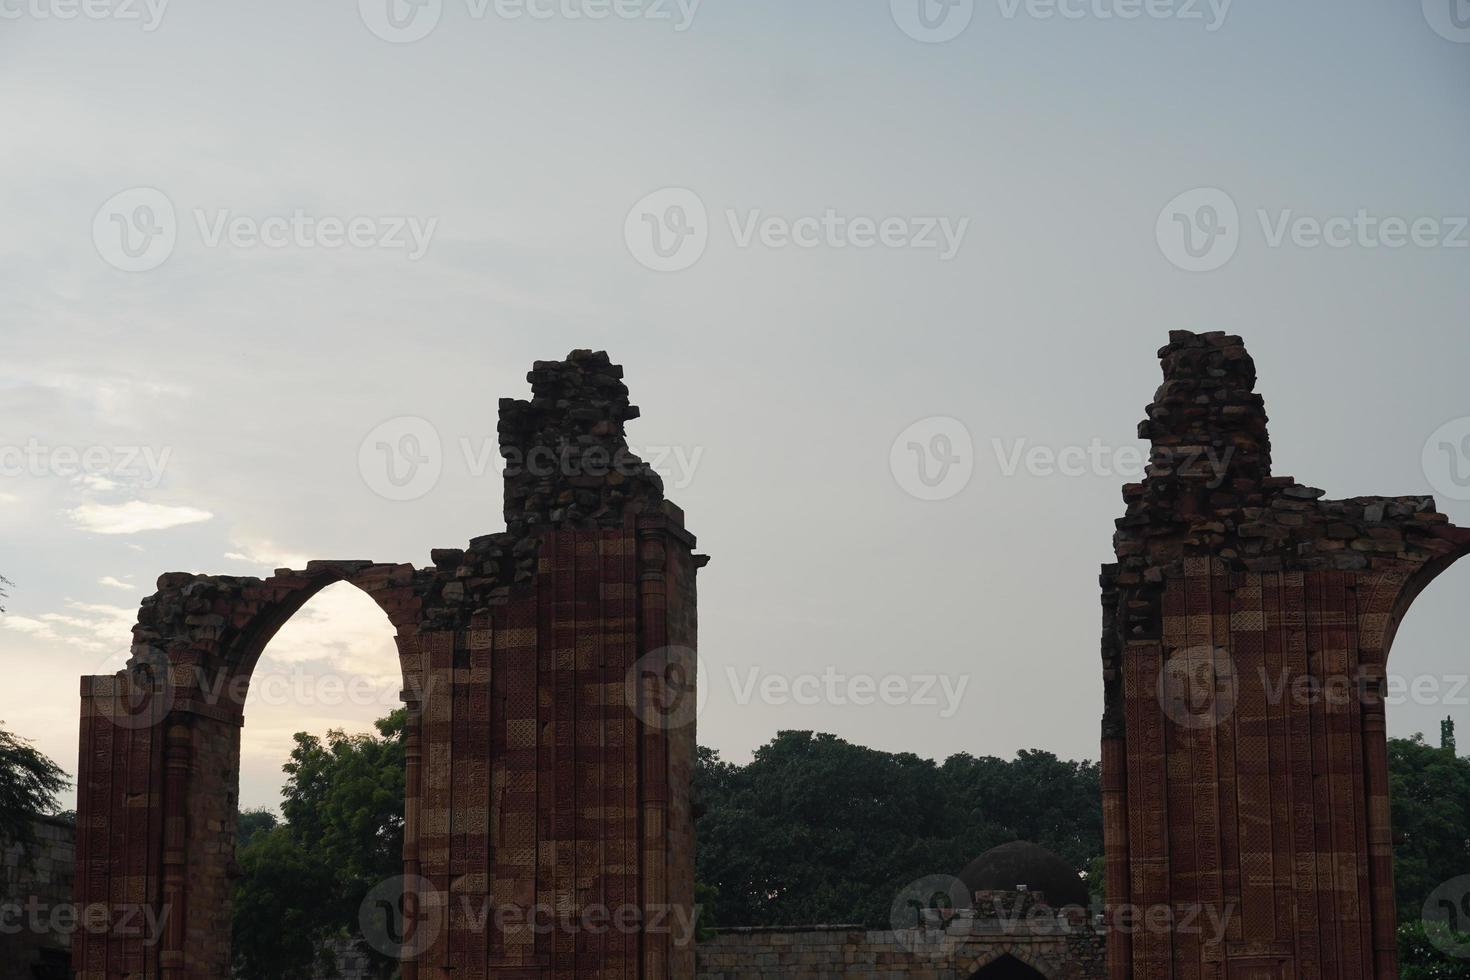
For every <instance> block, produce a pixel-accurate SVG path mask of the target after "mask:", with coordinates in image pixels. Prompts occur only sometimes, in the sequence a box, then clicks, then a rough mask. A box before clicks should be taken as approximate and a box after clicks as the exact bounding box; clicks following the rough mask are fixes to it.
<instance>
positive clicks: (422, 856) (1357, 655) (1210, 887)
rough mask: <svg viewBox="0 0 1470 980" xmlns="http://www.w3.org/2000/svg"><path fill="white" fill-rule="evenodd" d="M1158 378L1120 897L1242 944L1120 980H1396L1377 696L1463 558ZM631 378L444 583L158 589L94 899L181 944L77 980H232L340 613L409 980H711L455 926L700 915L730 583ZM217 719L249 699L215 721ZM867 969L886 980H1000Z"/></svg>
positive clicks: (104, 957) (1129, 531)
mask: <svg viewBox="0 0 1470 980" xmlns="http://www.w3.org/2000/svg"><path fill="white" fill-rule="evenodd" d="M1160 356H1161V358H1162V361H1163V368H1164V384H1163V386H1162V387H1161V388H1160V389H1159V391H1158V393H1157V395H1156V396H1155V400H1154V403H1153V404H1152V405H1151V406H1149V409H1148V419H1147V421H1145V422H1144V423H1143V425H1142V426H1141V428H1140V432H1139V434H1140V436H1141V437H1142V438H1144V439H1147V440H1149V441H1150V442H1151V443H1152V446H1153V454H1152V461H1151V465H1150V468H1149V471H1148V475H1147V478H1146V479H1145V480H1144V482H1143V483H1141V484H1136V485H1132V486H1128V487H1126V488H1125V489H1124V499H1125V502H1126V504H1127V510H1126V515H1125V516H1124V517H1123V518H1122V519H1121V520H1120V521H1118V530H1117V533H1116V536H1115V547H1116V554H1117V562H1116V563H1115V564H1110V565H1107V566H1105V567H1104V569H1103V574H1102V589H1103V622H1104V630H1103V644H1102V654H1103V672H1104V692H1105V709H1104V718H1103V739H1102V760H1103V772H1104V776H1103V779H1104V785H1103V809H1104V824H1105V833H1106V844H1107V884H1108V895H1109V901H1110V903H1111V904H1112V906H1113V907H1114V908H1119V907H1124V906H1126V907H1129V908H1133V909H1162V910H1164V911H1165V912H1166V913H1167V914H1168V915H1169V916H1172V919H1171V920H1170V921H1176V922H1177V921H1180V920H1182V919H1183V918H1184V917H1185V916H1190V915H1197V914H1199V912H1200V910H1202V909H1203V910H1207V912H1208V913H1210V914H1212V915H1214V916H1215V917H1216V918H1217V919H1219V920H1220V921H1226V922H1228V929H1227V930H1226V931H1225V933H1224V935H1223V936H1219V937H1212V936H1210V935H1208V934H1205V935H1201V934H1200V933H1199V932H1197V931H1192V930H1186V929H1176V928H1169V929H1153V930H1150V929H1143V928H1139V929H1128V930H1119V929H1113V930H1110V931H1109V933H1108V953H1107V971H1108V975H1109V976H1110V977H1111V978H1112V980H1126V978H1132V977H1136V978H1139V980H1166V978H1169V980H1194V978H1201V980H1295V978H1298V977H1300V978H1311V980H1315V978H1322V980H1367V978H1374V980H1389V978H1393V977H1396V976H1397V965H1396V954H1395V948H1394V925H1395V922H1394V914H1395V913H1394V906H1393V897H1392V896H1393V881H1392V876H1393V869H1392V864H1391V850H1390V834H1389V826H1388V814H1389V809H1388V779H1387V755H1386V745H1385V730H1384V709H1383V701H1382V684H1383V679H1384V665H1385V662H1386V658H1387V655H1388V651H1389V648H1390V646H1391V644H1392V641H1393V635H1394V629H1395V627H1396V625H1397V623H1398V621H1399V619H1400V617H1401V616H1402V615H1403V613H1404V612H1405V610H1406V609H1407V608H1408V606H1409V604H1410V603H1411V602H1412V601H1413V599H1414V597H1415V596H1416V595H1418V594H1419V592H1420V591H1421V590H1422V589H1423V588H1424V587H1425V586H1426V585H1427V584H1428V582H1429V581H1430V580H1431V579H1433V578H1434V576H1435V575H1437V574H1438V573H1439V572H1440V571H1442V570H1443V569H1444V568H1446V567H1447V566H1448V565H1449V564H1450V563H1451V562H1453V561H1454V560H1456V559H1457V558H1459V557H1461V556H1462V555H1464V554H1465V553H1466V552H1467V551H1470V529H1462V528H1456V527H1452V526H1451V525H1450V524H1449V522H1448V520H1447V519H1446V518H1445V517H1444V516H1443V515H1441V514H1438V513H1436V512H1435V510H1434V506H1433V502H1432V501H1431V500H1430V499H1429V498H1425V497H1402V498H1364V497H1360V498H1353V499H1350V500H1343V501H1327V500H1323V499H1321V497H1322V496H1323V495H1322V493H1321V492H1320V491H1317V490H1314V489H1311V488H1309V487H1304V486H1302V485H1300V484H1298V483H1297V482H1296V481H1295V480H1293V479H1292V478H1290V477H1274V476H1272V475H1271V465H1270V443H1269V439H1268V437H1267V431H1266V415H1265V412H1264V408H1263V402H1262V399H1261V397H1260V396H1259V395H1257V394H1255V393H1254V384H1255V369H1254V365H1253V363H1252V361H1251V358H1250V356H1249V355H1248V354H1247V353H1246V351H1245V348H1244V346H1243V345H1242V343H1241V341H1240V339H1239V338H1237V337H1231V336H1226V335H1224V334H1220V333H1210V334H1193V333H1188V332H1182V331H1181V332H1176V333H1173V334H1171V335H1170V342H1169V344H1168V345H1167V346H1166V347H1164V348H1163V350H1162V351H1161V352H1160ZM621 377H622V371H621V369H620V368H618V367H617V366H615V365H613V364H611V363H610V362H609V361H608V359H607V356H606V355H605V354H602V353H593V352H590V351H576V352H573V353H572V355H571V356H570V357H569V358H568V359H567V360H565V361H559V362H539V363H538V364H537V365H536V366H535V369H534V370H533V371H532V372H531V374H530V381H531V383H532V389H533V398H532V399H531V400H530V401H529V402H527V401H513V400H504V401H502V402H501V406H500V438H501V447H502V453H503V454H504V455H505V456H506V458H507V467H506V484H505V520H506V525H507V530H506V531H505V532H503V533H499V534H492V535H488V536H486V537H483V538H477V539H475V540H474V541H472V542H470V544H469V546H468V547H467V548H464V549H444V550H436V551H434V552H433V553H432V567H427V568H416V567H414V566H410V565H376V564H373V563H371V562H366V561H347V562H313V563H311V564H310V565H309V566H308V567H307V568H306V569H305V570H303V571H287V570H283V571H279V572H277V573H276V574H275V575H274V576H272V577H271V578H268V579H263V580H262V579H254V578H237V577H222V576H221V577H213V576H202V575H190V574H169V575H164V576H163V577H162V578H160V579H159V583H158V589H159V591H158V592H157V594H155V595H154V596H152V597H150V598H149V599H147V600H145V601H144V603H143V606H142V609H141V611H140V614H139V621H138V625H137V626H136V627H135V629H134V638H133V648H132V659H131V661H130V665H129V669H128V670H126V671H123V672H121V673H119V674H118V675H116V676H110V677H88V678H83V681H82V741H81V766H80V770H79V802H78V810H79V819H78V841H77V851H78V854H77V857H78V867H77V875H76V898H77V901H78V902H79V903H80V904H81V905H83V906H89V905H93V904H98V903H100V904H102V905H106V906H109V907H111V908H114V909H116V908H118V907H119V906H121V905H123V904H125V903H135V904H143V903H146V904H149V905H153V906H156V907H161V908H167V909H169V910H170V914H169V916H168V918H167V929H166V933H165V936H164V940H163V942H162V943H161V944H160V945H158V946H147V945H144V944H143V943H142V942H141V941H140V940H139V939H137V938H135V937H132V936H129V935H127V934H126V933H125V931H123V930H121V929H118V928H113V929H110V930H107V931H106V932H104V933H100V934H94V933H90V932H86V931H83V932H79V933H78V936H77V939H78V941H77V943H76V944H75V947H74V951H73V955H74V964H75V967H76V969H77V971H78V976H79V977H81V978H83V980H120V978H130V980H131V978H142V977H149V978H151V977H162V978H165V980H195V978H200V980H217V978H222V977H227V976H229V962H230V952H229V931H230V930H229V922H230V890H231V875H232V873H233V870H234V869H233V853H234V837H235V825H234V821H235V806H236V796H235V794H236V789H237V785H238V764H239V733H240V726H241V724H242V720H243V702H244V689H245V687H247V686H248V679H249V676H250V673H251V670H252V669H253V667H254V664H255V661H256V659H257V658H258V657H259V655H260V653H261V651H262V649H263V648H264V646H265V645H266V643H267V642H268V641H269V640H270V638H271V637H272V636H273V635H274V634H275V632H276V630H278V629H279V628H280V627H281V625H282V624H284V623H285V622H286V620H287V619H288V618H289V617H290V616H291V615H292V614H293V613H294V612H295V611H296V610H297V609H299V608H300V607H301V606H302V605H303V604H304V603H305V602H306V601H307V600H308V599H310V598H311V596H313V595H314V594H316V593H317V592H318V591H320V590H321V589H322V588H324V587H326V586H327V585H329V584H332V583H335V582H341V581H346V582H350V583H352V584H353V585H355V586H357V587H358V588H360V589H362V590H363V591H365V592H366V593H367V594H368V595H370V596H372V597H373V599H374V600H375V601H376V602H377V603H378V605H379V606H381V607H382V609H383V610H384V612H385V613H387V615H388V617H389V619H390V620H391V621H392V623H393V625H394V627H395V629H396V630H397V642H398V649H399V654H400V659H401V662H402V667H403V674H404V697H405V700H406V701H407V703H408V705H409V707H410V719H411V720H410V726H409V730H408V734H407V755H408V789H407V812H406V814H405V817H406V823H407V827H406V834H405V855H404V874H405V880H406V881H407V882H408V883H409V888H408V892H409V896H408V897H409V902H408V904H409V906H410V908H409V909H408V910H407V911H408V913H409V914H408V921H409V927H408V934H407V936H406V937H405V943H406V945H405V948H406V950H408V951H409V953H410V954H411V956H412V958H411V959H409V960H408V961H407V962H406V963H405V964H404V969H403V975H404V976H405V977H406V978H409V980H414V978H422V980H427V978H446V977H450V976H454V977H462V978H475V977H489V976H494V977H503V978H510V980H515V978H522V980H529V978H533V977H534V978H542V977H546V978H551V977H568V978H570V977H589V978H592V977H600V978H612V977H620V978H634V977H637V978H687V977H691V976H693V975H694V969H695V968H694V950H693V948H692V945H691V944H689V943H678V942H675V941H674V939H673V937H672V936H671V935H670V934H668V933H667V932H663V931H659V930H654V929H642V930H639V931H636V932H631V933H630V932H619V931H616V930H614V931H609V932H606V933H600V934H596V935H590V934H563V933H560V932H558V933H554V934H551V935H538V934H532V933H530V932H528V931H514V930H509V931H489V932H487V931H484V930H480V931H476V930H473V929H470V928H468V926H467V924H466V923H465V922H464V921H463V920H462V918H461V917H458V916H456V915H454V914H452V909H453V908H454V907H455V902H457V901H458V900H460V899H461V898H466V897H467V898H469V899H471V900H474V901H480V902H488V903H494V904H495V905H496V906H497V907H501V906H520V907H526V906H530V905H532V904H535V903H538V902H549V903H551V904H553V905H556V906H558V907H564V906H565V907H574V908H580V907H585V906H587V905H591V904H601V905H604V906H607V907H611V908H631V909H634V910H636V911H637V912H638V913H639V914H641V915H644V916H647V917H650V918H649V919H646V920H645V921H651V917H652V916H653V915H654V914H656V913H658V912H660V910H662V911H664V912H666V911H667V910H668V909H670V908H673V909H679V910H684V911H685V912H686V913H687V911H688V910H689V909H691V908H692V905H693V879H694V873H693V854H694V847H693V822H692V816H691V812H690V801H689V785H690V778H691V773H692V769H693V764H694V757H695V733H694V725H693V718H692V706H691V705H690V704H689V703H688V702H689V696H691V695H692V684H693V677H694V670H695V655H694V650H695V648H696V617H695V576H696V571H697V569H698V568H699V567H701V566H702V564H703V562H704V559H703V558H702V557H701V556H699V555H697V554H695V552H694V539H693V537H692V536H691V535H690V534H688V532H686V531H685V530H684V528H683V519H682V514H681V512H680V511H679V510H678V508H676V507H674V506H673V505H672V504H670V503H668V502H667V501H665V500H664V499H663V495H662V487H661V484H660V482H659V480H658V478H657V476H656V475H654V474H653V473H652V472H651V471H650V470H649V469H648V468H647V467H646V466H644V465H643V464H642V463H641V462H639V461H638V460H637V458H636V457H634V456H632V455H631V454H630V453H629V451H628V448H627V444H626V441H625V439H624V429H623V426H624V423H625V422H626V421H627V420H629V419H632V418H636V416H637V409H636V408H633V407H632V406H630V405H629V402H628V393H627V388H626V387H625V386H624V385H623V383H622V380H621ZM538 457H539V458H540V459H542V460H549V461H552V464H553V465H549V466H541V467H538V466H536V465H534V464H533V462H532V461H533V460H534V459H536V458H538ZM1212 461H1213V462H1215V463H1219V464H1220V465H1219V466H1216V465H1210V463H1211V462H1212ZM589 462H592V463H593V465H592V466H588V465H586V464H588V463H589ZM609 462H612V463H613V464H614V465H611V466H610V465H609ZM573 473H575V474H576V475H571V474H573ZM1272 676H1282V677H1286V678H1304V677H1306V678H1312V679H1314V680H1316V681H1318V682H1322V683H1329V682H1331V681H1332V680H1333V679H1343V678H1346V679H1350V680H1351V683H1352V685H1353V689H1354V690H1356V691H1359V692H1360V693H1361V695H1362V696H1361V697H1358V698H1355V699H1353V700H1352V701H1351V703H1348V704H1337V703H1328V702H1326V701H1323V700H1320V699H1319V700H1316V701H1314V702H1312V703H1307V704H1302V703H1295V702H1293V701H1292V700H1291V699H1289V698H1286V699H1283V698H1281V697H1279V696H1275V697H1272V696H1268V695H1269V694H1270V690H1271V689H1270V688H1268V685H1267V684H1266V683H1265V681H1266V680H1268V679H1269V678H1271V677H1272ZM221 682H224V683H221ZM237 682H238V683H237ZM220 690H229V691H238V692H239V693H238V696H232V697H229V698H225V699H223V700H221V699H218V698H211V697H210V696H208V693H209V692H217V691H220ZM847 941H851V942H854V943H862V942H865V941H866V940H865V937H863V935H862V934H860V933H854V934H851V938H850V940H843V939H841V938H838V939H835V940H831V942H834V943H836V947H835V948H834V949H833V950H831V951H830V955H832V956H835V957H838V958H839V960H840V961H845V962H848V963H852V962H854V960H852V959H851V958H849V957H848V955H847V952H845V951H844V949H843V947H842V943H843V942H847ZM874 955H875V956H881V957H882V959H881V962H882V966H881V972H874V973H873V974H872V975H873V976H879V975H881V976H884V977H892V976H914V977H925V978H935V980H937V978H940V977H951V976H952V977H956V978H964V977H967V976H969V973H968V972H967V971H969V970H973V969H975V968H976V967H977V966H978V965H981V964H980V961H978V960H976V959H971V960H970V961H969V962H968V963H966V964H965V965H964V966H963V968H962V967H961V966H959V965H955V964H952V965H950V966H948V967H942V966H940V965H939V964H936V963H934V962H932V961H918V960H915V959H912V958H907V957H902V956H899V957H893V956H887V955H886V954H880V953H875V954H874ZM995 955H1000V954H995ZM1017 955H1020V953H1017ZM987 956H989V959H988V960H985V962H991V961H993V960H994V958H995V957H994V955H991V954H987ZM1075 969H1077V967H1076V966H1075V964H1074V965H1072V966H1068V965H1065V964H1061V965H1059V966H1057V967H1056V970H1057V971H1061V972H1068V971H1073V970H1075ZM762 972H763V973H765V974H766V975H770V976H793V977H795V976H809V975H816V974H812V973H810V971H803V970H802V968H800V967H796V968H793V970H791V971H790V972H786V971H776V972H773V971H768V970H764V969H763V971H762ZM822 975H827V974H822ZM844 975H854V976H867V975H868V974H867V973H864V972H862V971H861V970H860V971H859V972H856V973H854V972H852V971H851V970H844Z"/></svg>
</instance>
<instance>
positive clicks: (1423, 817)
mask: <svg viewBox="0 0 1470 980" xmlns="http://www.w3.org/2000/svg"><path fill="white" fill-rule="evenodd" d="M1451 744H1453V743H1451ZM1388 770H1389V787H1390V803H1391V806H1392V810H1393V831H1394V862H1393V864H1394V866H1393V877H1394V891H1395V893H1396V895H1395V897H1396V899H1397V902H1398V907H1399V921H1400V922H1405V923H1407V922H1411V921H1414V920H1416V919H1418V918H1419V917H1420V916H1421V915H1422V914H1423V908H1424V902H1425V900H1426V899H1427V898H1428V897H1429V894H1430V892H1432V891H1434V889H1435V888H1437V887H1438V886H1439V885H1440V884H1442V883H1443V882H1445V881H1448V880H1449V879H1451V878H1455V877H1458V876H1460V875H1464V874H1470V759H1467V758H1464V757H1462V756H1457V755H1456V754H1455V751H1454V749H1453V747H1446V748H1436V747H1435V746H1432V745H1428V744H1426V743H1425V741H1424V736H1422V735H1415V736H1414V737H1413V738H1391V739H1389V740H1388Z"/></svg>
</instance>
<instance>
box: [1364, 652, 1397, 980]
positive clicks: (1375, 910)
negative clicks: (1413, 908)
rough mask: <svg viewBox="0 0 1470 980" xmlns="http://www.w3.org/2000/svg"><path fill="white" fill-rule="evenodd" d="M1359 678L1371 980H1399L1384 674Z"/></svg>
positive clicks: (1371, 672)
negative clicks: (1370, 938) (1371, 935)
mask: <svg viewBox="0 0 1470 980" xmlns="http://www.w3.org/2000/svg"><path fill="white" fill-rule="evenodd" d="M1364 671H1365V676H1364V678H1363V684H1362V691H1363V709H1362V710H1363V783H1364V785H1363V789H1364V791H1365V795H1366V797H1367V811H1368V887H1369V894H1370V896H1371V902H1372V905H1371V912H1372V916H1373V976H1374V978H1375V980H1397V978H1398V975H1399V971H1398V943H1397V941H1396V938H1395V932H1396V931H1397V925H1398V923H1397V919H1398V911H1397V908H1396V907H1395V903H1394V893H1393V827H1392V818H1391V812H1390V807H1389V784H1388V728H1387V722H1386V719H1385V716H1384V706H1383V694H1384V691H1385V678H1384V669H1383V667H1382V666H1381V665H1378V664H1374V665H1365V667H1364Z"/></svg>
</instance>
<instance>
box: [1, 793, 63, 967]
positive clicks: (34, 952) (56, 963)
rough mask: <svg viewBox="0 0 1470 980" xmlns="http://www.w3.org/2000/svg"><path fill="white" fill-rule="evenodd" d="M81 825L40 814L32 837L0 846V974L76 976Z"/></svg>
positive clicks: (34, 822)
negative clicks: (75, 887)
mask: <svg viewBox="0 0 1470 980" xmlns="http://www.w3.org/2000/svg"><path fill="white" fill-rule="evenodd" d="M75 852H76V825H75V824H73V823H72V822H71V821H70V820H64V819H61V818H57V817H37V818H36V819H35V820H34V821H33V822H32V826H31V840H30V841H29V842H27V843H19V842H17V843H12V844H10V845H9V846H8V847H6V848H4V849H3V850H0V980H36V978H37V977H48V978H54V980H62V978H63V977H70V976H71V973H70V969H69V963H70V959H71V940H72V934H73V933H74V932H75V931H76V927H77V919H76V916H75V914H74V912H73V910H72V904H71V893H72V875H73V872H74V869H75V865H76V853H75Z"/></svg>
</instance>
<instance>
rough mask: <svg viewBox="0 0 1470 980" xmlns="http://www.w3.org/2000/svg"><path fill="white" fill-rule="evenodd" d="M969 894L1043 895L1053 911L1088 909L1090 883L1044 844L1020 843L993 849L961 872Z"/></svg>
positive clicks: (961, 877) (1016, 842)
mask: <svg viewBox="0 0 1470 980" xmlns="http://www.w3.org/2000/svg"><path fill="white" fill-rule="evenodd" d="M960 881H962V882H964V883H965V891H966V893H967V894H970V895H974V894H975V893H976V892H1041V893H1042V895H1043V896H1045V898H1046V904H1048V905H1050V906H1051V907H1052V908H1057V909H1059V908H1063V907H1066V906H1072V905H1076V906H1081V907H1083V908H1086V907H1087V905H1088V896H1087V883H1086V882H1084V881H1083V880H1082V877H1081V876H1080V875H1078V874H1077V872H1076V870H1074V869H1073V868H1072V866H1071V865H1069V864H1068V863H1067V862H1066V861H1064V860H1062V859H1061V858H1059V857H1057V855H1055V854H1053V853H1052V852H1051V851H1048V850H1047V849H1046V848H1044V847H1042V846H1041V845H1040V844H1033V843H1031V842H1030V841H1024V840H1018V841H1012V842H1011V843H1009V844H1002V845H1000V846H999V847H992V848H991V849H990V850H988V851H986V852H985V853H984V854H982V855H980V856H979V857H977V858H976V859H975V860H973V861H971V862H970V863H969V864H968V865H966V866H965V870H963V871H961V872H960Z"/></svg>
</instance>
